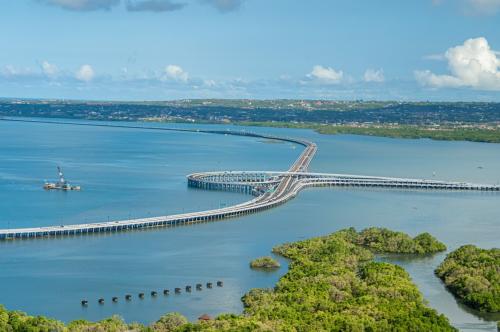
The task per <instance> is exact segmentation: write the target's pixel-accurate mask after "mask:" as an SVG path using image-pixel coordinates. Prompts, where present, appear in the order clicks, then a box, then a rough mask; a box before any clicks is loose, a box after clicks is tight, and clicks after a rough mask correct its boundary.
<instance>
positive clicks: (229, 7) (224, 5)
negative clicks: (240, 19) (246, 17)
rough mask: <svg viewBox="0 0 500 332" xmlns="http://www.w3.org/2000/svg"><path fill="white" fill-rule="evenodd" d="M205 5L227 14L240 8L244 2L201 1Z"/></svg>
mask: <svg viewBox="0 0 500 332" xmlns="http://www.w3.org/2000/svg"><path fill="white" fill-rule="evenodd" d="M201 1H203V2H205V3H208V4H210V5H212V6H214V7H215V8H217V9H218V10H219V11H221V12H229V11H233V10H237V9H238V8H240V7H241V5H242V4H243V2H244V0H201Z"/></svg>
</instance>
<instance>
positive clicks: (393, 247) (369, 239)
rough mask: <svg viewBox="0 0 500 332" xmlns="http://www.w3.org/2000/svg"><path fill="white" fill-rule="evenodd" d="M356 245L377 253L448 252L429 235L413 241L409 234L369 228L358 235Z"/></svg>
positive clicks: (422, 235) (419, 236)
mask: <svg viewBox="0 0 500 332" xmlns="http://www.w3.org/2000/svg"><path fill="white" fill-rule="evenodd" d="M355 243H357V244H359V245H361V246H364V247H367V248H369V249H371V250H372V251H374V252H377V253H399V254H432V253H436V252H439V251H445V250H446V246H445V245H444V244H443V243H441V242H439V241H438V240H436V238H434V237H433V236H432V235H430V234H429V233H422V234H420V235H418V236H416V237H414V238H413V239H412V238H411V237H410V236H409V235H408V234H405V233H401V232H394V231H391V230H388V229H386V228H367V229H365V230H363V231H361V232H360V233H358V236H357V238H356V239H355Z"/></svg>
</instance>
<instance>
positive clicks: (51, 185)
mask: <svg viewBox="0 0 500 332" xmlns="http://www.w3.org/2000/svg"><path fill="white" fill-rule="evenodd" d="M57 172H58V174H59V181H57V182H45V184H44V185H43V189H45V190H64V191H68V190H76V191H78V190H81V188H80V186H72V185H71V184H69V183H68V182H67V181H66V179H64V174H63V172H62V169H61V167H59V166H57Z"/></svg>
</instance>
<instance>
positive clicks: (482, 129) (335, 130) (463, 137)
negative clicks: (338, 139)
mask: <svg viewBox="0 0 500 332" xmlns="http://www.w3.org/2000/svg"><path fill="white" fill-rule="evenodd" d="M238 124H239V125H244V126H256V127H276V128H296V129H312V130H315V131H316V132H318V133H320V134H325V135H340V134H349V135H365V136H378V137H389V138H404V139H419V138H428V139H432V140H438V141H470V142H483V143H500V128H498V127H496V126H486V125H485V126H481V125H474V126H450V125H448V126H447V125H440V126H434V125H394V124H320V123H286V122H279V121H275V122H250V121H245V122H241V123H238Z"/></svg>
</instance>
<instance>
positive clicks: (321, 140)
mask: <svg viewBox="0 0 500 332" xmlns="http://www.w3.org/2000/svg"><path fill="white" fill-rule="evenodd" d="M134 125H137V124H134ZM155 126H157V127H169V128H170V127H179V128H192V129H194V128H209V129H214V128H230V129H235V128H234V127H231V126H201V125H180V124H176V125H161V124H156V125H155ZM236 129H247V130H253V131H259V132H264V133H275V134H278V135H283V136H294V137H305V138H308V139H311V140H313V141H315V142H316V143H318V146H319V151H318V154H317V155H316V157H315V159H314V161H313V163H312V165H311V170H312V171H318V172H334V173H350V174H367V175H386V176H401V177H417V178H439V179H445V180H464V181H471V182H482V183H498V182H499V181H500V145H496V144H482V143H468V142H436V141H430V140H397V139H388V138H372V137H361V136H349V135H345V136H325V135H319V134H316V133H314V132H312V131H307V130H288V129H270V128H240V127H238V128H236ZM300 152H301V147H300V146H294V145H292V144H289V143H279V144H271V143H270V142H268V141H264V140H261V139H255V138H249V137H238V136H225V135H213V134H203V133H181V132H171V131H155V130H147V129H126V128H108V127H89V126H70V125H54V124H40V123H20V122H19V123H14V122H3V121H0V228H14V227H29V226H42V225H58V224H71V223H81V222H89V221H105V220H108V219H109V220H117V219H122V218H129V217H140V216H150V215H151V216H154V215H164V214H173V213H179V212H183V211H194V210H202V209H207V208H215V207H218V206H223V205H229V204H234V203H237V202H242V201H244V200H247V199H249V197H248V196H245V195H241V194H235V193H224V192H208V191H201V190H195V189H190V188H187V184H186V179H185V176H186V175H187V174H189V173H192V172H197V171H209V170H285V169H287V168H288V167H289V165H290V164H291V163H292V162H293V161H294V160H295V158H297V156H298V155H299V154H300ZM57 165H60V166H62V167H63V170H64V171H65V173H66V178H67V179H68V180H69V181H70V182H72V183H74V184H78V185H81V186H82V188H83V190H82V191H81V192H68V193H65V192H57V191H54V192H47V191H44V190H43V189H42V185H43V182H44V180H45V179H47V180H54V179H55V178H56V175H57V174H56V166H57ZM499 202H500V195H498V194H492V193H467V192H422V191H420V192H418V191H417V192H412V191H389V190H359V189H353V190H350V189H349V190H347V189H328V188H326V189H311V190H307V191H303V192H302V193H300V194H299V196H298V197H297V198H296V199H294V200H292V201H291V202H289V203H287V204H285V205H283V206H280V207H278V208H276V209H273V210H269V211H265V212H263V213H260V214H255V215H250V216H246V217H242V218H239V219H232V220H228V221H222V222H217V223H208V224H201V225H193V226H187V227H178V228H169V229H155V230H147V231H139V232H126V233H116V234H111V235H98V236H84V237H74V238H63V239H50V240H48V239H45V240H33V241H13V242H0V303H2V304H4V305H5V306H6V307H8V308H9V309H16V310H23V311H27V312H29V313H30V314H43V315H48V316H52V317H56V318H58V319H61V320H64V321H69V320H73V319H78V318H85V319H89V320H98V319H102V318H104V317H108V316H110V315H112V314H119V315H121V316H123V317H124V318H125V319H126V320H127V321H140V322H145V323H148V322H152V321H154V320H156V319H158V318H159V317H160V316H161V315H162V314H164V313H166V312H170V311H178V312H181V313H182V314H184V315H186V316H188V317H189V318H190V319H196V318H197V317H198V316H200V315H201V314H203V313H208V314H210V315H217V314H220V313H223V312H232V313H239V312H241V310H242V305H241V301H240V297H241V296H242V295H243V294H244V293H245V292H247V291H248V290H249V289H251V288H254V287H272V285H273V284H274V283H275V282H276V281H277V279H278V278H279V277H280V276H281V275H282V274H283V273H285V272H286V262H285V261H282V262H283V263H284V264H283V267H282V268H281V269H280V270H279V271H277V272H275V273H262V272H257V271H252V270H250V269H249V268H248V263H249V261H250V260H251V259H252V258H255V257H256V256H261V255H267V254H269V252H270V250H271V248H272V247H273V246H274V245H276V244H279V243H283V242H287V241H294V240H298V239H304V238H307V237H311V236H317V235H324V234H327V233H330V232H333V231H336V230H338V229H342V228H345V227H351V226H353V227H356V228H358V229H361V228H364V227H369V226H383V227H388V228H391V229H395V230H401V231H405V232H408V233H410V234H412V235H416V234H418V233H420V232H424V231H428V232H430V233H432V234H434V235H435V236H436V237H438V238H439V239H440V240H442V241H443V242H445V243H446V244H447V246H448V248H449V250H453V249H455V248H457V247H458V246H460V245H462V244H466V243H472V244H477V245H479V246H482V247H486V248H489V247H499V246H500V240H499V234H500V220H499V219H498V215H499V212H500V204H499ZM443 258H444V254H441V255H436V256H433V257H430V258H425V259H408V258H405V257H394V256H390V257H383V258H381V259H384V260H388V261H392V262H395V263H398V264H400V265H402V266H403V267H404V268H406V269H407V270H408V271H409V272H410V274H411V276H412V278H413V279H414V281H415V282H416V283H417V285H418V286H419V288H420V290H421V291H422V292H423V294H424V296H425V298H426V299H427V300H428V301H429V304H430V305H431V306H432V307H433V308H435V309H437V310H438V311H439V312H441V313H444V314H445V315H446V316H448V317H449V318H450V320H451V321H452V323H453V324H454V325H455V326H457V327H458V328H460V329H463V330H468V331H473V330H489V331H494V330H495V323H494V322H493V320H495V319H500V317H494V316H489V317H488V316H486V317H485V316H481V315H479V314H478V313H476V312H471V311H470V310H467V309H466V308H464V307H463V306H462V305H460V304H458V303H457V302H456V300H455V299H454V298H453V296H452V295H450V294H449V293H448V292H447V291H446V290H445V288H444V287H443V285H442V283H441V282H440V281H439V280H438V279H437V278H436V277H435V276H434V275H433V270H434V268H435V267H436V266H437V265H438V264H439V262H440V261H442V259H443ZM219 279H220V280H223V281H224V287H222V288H218V287H214V288H213V289H211V290H203V291H201V292H198V291H194V290H193V292H192V293H191V294H185V293H183V294H181V295H173V294H172V295H170V296H168V297H164V296H163V295H160V296H158V297H157V298H151V297H149V296H148V295H146V298H145V299H144V300H139V299H138V298H137V294H138V293H139V292H145V293H146V294H149V292H150V291H152V290H156V291H161V290H163V289H164V288H169V289H171V290H172V289H173V288H174V287H184V286H185V285H188V284H190V285H194V284H195V283H198V282H201V283H205V282H208V281H216V280H219ZM125 294H132V295H133V300H132V301H130V302H125V301H124V298H123V297H124V295H125ZM112 296H118V297H119V298H120V300H119V302H118V303H116V304H113V303H111V301H110V299H111V297H112ZM101 297H103V298H105V299H106V303H105V304H104V305H98V304H97V299H98V298H101ZM81 299H88V300H89V301H90V304H89V306H88V307H87V308H82V307H81V306H80V300H81Z"/></svg>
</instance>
